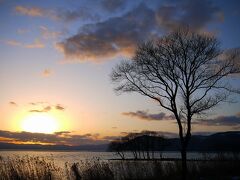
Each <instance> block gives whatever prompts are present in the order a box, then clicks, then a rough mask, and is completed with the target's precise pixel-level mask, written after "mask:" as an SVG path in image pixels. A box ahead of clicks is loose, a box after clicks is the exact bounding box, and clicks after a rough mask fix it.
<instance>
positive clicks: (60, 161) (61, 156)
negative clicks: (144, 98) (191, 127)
mask: <svg viewBox="0 0 240 180" xmlns="http://www.w3.org/2000/svg"><path fill="white" fill-rule="evenodd" d="M26 155H27V156H38V157H44V158H46V159H51V160H54V162H55V164H57V165H59V166H63V165H64V164H65V163H66V162H68V163H70V164H71V163H74V162H80V161H84V160H91V159H92V158H100V160H109V159H119V156H117V155H116V154H115V153H113V152H84V151H70V152H68V151H0V156H1V157H2V158H6V157H14V156H19V157H23V156H26ZM162 155H163V157H165V158H180V157H181V154H180V153H178V152H163V153H162ZM215 155H216V154H214V153H209V154H208V156H211V157H212V156H215ZM126 157H127V158H132V155H131V153H127V154H126ZM155 157H159V155H158V153H156V155H155ZM199 158H203V154H201V153H197V152H189V153H188V159H199Z"/></svg>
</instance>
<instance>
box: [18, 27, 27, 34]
mask: <svg viewBox="0 0 240 180" xmlns="http://www.w3.org/2000/svg"><path fill="white" fill-rule="evenodd" d="M28 32H30V30H29V29H22V28H20V29H17V33H18V34H26V33H28Z"/></svg>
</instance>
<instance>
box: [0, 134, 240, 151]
mask: <svg viewBox="0 0 240 180" xmlns="http://www.w3.org/2000/svg"><path fill="white" fill-rule="evenodd" d="M138 138H141V137H138ZM142 138H144V139H145V140H146V138H147V139H148V140H149V141H151V140H152V138H155V137H152V136H146V135H144V136H143V137H142ZM166 144H167V145H166V147H165V148H164V150H165V151H179V150H180V141H179V139H178V138H169V139H166ZM0 149H2V150H3V149H9V150H46V151H47V150H49V151H55V150H56V151H107V149H108V144H99V145H80V146H68V145H40V144H12V143H1V142H0ZM158 149H159V148H157V149H156V150H158ZM188 151H240V131H230V132H221V133H215V134H211V135H193V136H192V138H191V140H190V142H189V146H188Z"/></svg>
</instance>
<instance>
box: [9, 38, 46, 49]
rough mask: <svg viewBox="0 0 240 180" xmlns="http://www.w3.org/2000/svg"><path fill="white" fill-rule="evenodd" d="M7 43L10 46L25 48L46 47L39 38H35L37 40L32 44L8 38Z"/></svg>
mask: <svg viewBox="0 0 240 180" xmlns="http://www.w3.org/2000/svg"><path fill="white" fill-rule="evenodd" d="M5 43H6V44H7V45H10V46H19V47H23V48H44V47H45V45H44V44H43V43H42V42H41V41H40V40H39V39H35V41H34V42H33V43H30V44H27V43H22V42H20V41H16V40H7V41H5Z"/></svg>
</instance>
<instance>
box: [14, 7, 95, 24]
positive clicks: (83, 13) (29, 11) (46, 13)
mask: <svg viewBox="0 0 240 180" xmlns="http://www.w3.org/2000/svg"><path fill="white" fill-rule="evenodd" d="M15 12H17V13H18V14H21V15H25V16H31V17H44V18H50V19H52V20H56V21H64V22H71V21H75V20H91V21H96V20H99V17H98V15H97V14H96V13H95V12H93V11H92V10H90V9H89V8H87V7H77V8H75V9H71V10H70V9H63V8H55V9H50V8H43V7H37V6H20V5H19V6H15Z"/></svg>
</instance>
